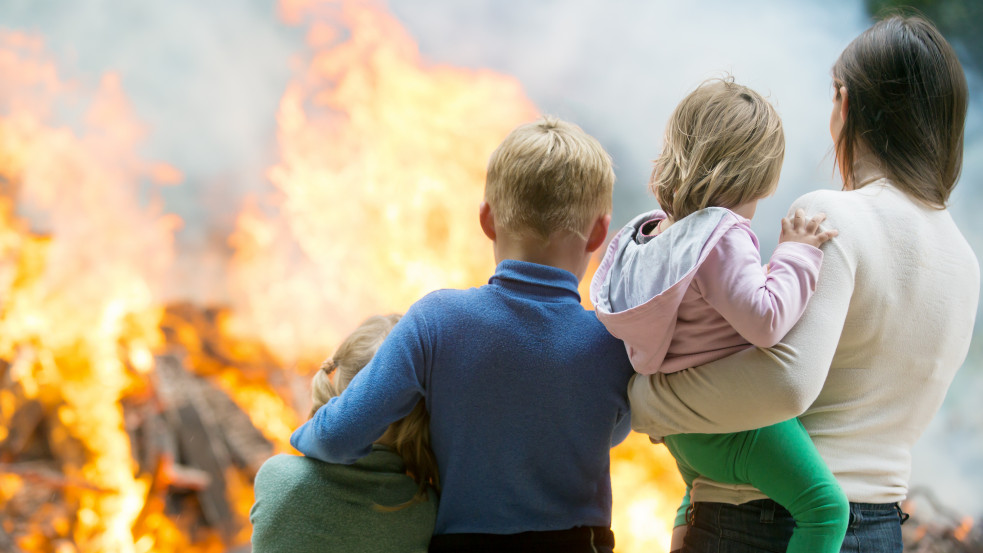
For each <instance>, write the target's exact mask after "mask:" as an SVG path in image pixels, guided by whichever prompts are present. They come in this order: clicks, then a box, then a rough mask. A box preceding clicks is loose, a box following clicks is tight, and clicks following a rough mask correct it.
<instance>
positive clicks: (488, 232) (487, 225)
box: [478, 202, 495, 242]
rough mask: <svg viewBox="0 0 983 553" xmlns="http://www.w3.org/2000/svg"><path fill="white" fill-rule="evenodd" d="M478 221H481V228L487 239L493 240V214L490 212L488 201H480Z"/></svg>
mask: <svg viewBox="0 0 983 553" xmlns="http://www.w3.org/2000/svg"><path fill="white" fill-rule="evenodd" d="M478 222H480V223H481V230H482V232H484V233H485V236H487V237H488V239H489V240H491V241H493V242H494V241H495V214H494V213H492V210H491V206H490V205H488V202H481V205H480V206H478Z"/></svg>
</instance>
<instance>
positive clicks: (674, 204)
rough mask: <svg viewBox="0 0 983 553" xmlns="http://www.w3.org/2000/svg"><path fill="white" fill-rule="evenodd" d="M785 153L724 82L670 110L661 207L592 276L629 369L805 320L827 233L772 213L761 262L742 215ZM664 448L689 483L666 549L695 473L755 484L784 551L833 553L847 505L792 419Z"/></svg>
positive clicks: (625, 234)
mask: <svg viewBox="0 0 983 553" xmlns="http://www.w3.org/2000/svg"><path fill="white" fill-rule="evenodd" d="M784 153H785V139H784V134H783V131H782V123H781V119H780V118H779V117H778V114H777V113H776V112H775V110H774V108H773V107H772V106H771V104H769V103H768V102H767V101H766V100H765V99H764V98H762V97H761V95H759V94H758V93H757V92H755V91H753V90H751V89H750V88H747V87H745V86H741V85H739V84H736V83H734V82H733V80H732V79H714V80H710V81H707V82H705V83H703V84H702V85H700V86H699V87H698V88H697V89H696V90H695V91H693V92H692V93H690V94H689V95H688V96H687V97H686V98H684V99H683V101H682V102H681V103H680V104H679V106H678V107H677V108H676V110H675V111H674V112H673V114H672V116H671V117H670V120H669V124H668V126H667V129H666V134H665V147H664V149H663V151H662V154H661V156H660V157H659V158H658V160H656V162H655V169H654V171H653V173H652V182H651V188H652V190H653V192H654V193H655V195H656V196H657V198H658V199H659V204H660V205H661V206H662V210H656V211H653V212H650V213H644V214H642V215H640V216H638V217H636V218H635V219H634V220H633V221H631V222H630V223H629V224H628V226H627V227H625V229H624V230H622V231H621V233H620V234H618V236H616V237H615V239H614V240H613V241H612V242H611V245H610V247H609V248H608V251H607V253H606V255H605V256H604V259H603V260H602V262H601V265H600V268H599V269H598V271H597V273H596V274H595V276H594V280H593V282H592V285H591V300H593V302H594V307H595V309H596V310H597V316H598V318H599V319H600V320H601V322H602V323H604V325H605V326H606V327H607V328H608V330H609V331H610V332H611V333H612V334H613V335H615V336H617V337H618V338H621V339H622V340H624V342H625V345H626V346H627V348H628V354H629V357H630V358H631V361H632V365H633V366H634V367H635V370H636V371H637V372H638V373H641V374H653V373H671V372H675V371H680V370H683V369H687V368H688V367H693V366H696V365H700V364H702V363H706V362H708V361H712V360H714V359H719V358H722V357H725V356H727V355H730V354H732V353H734V352H737V351H741V350H743V349H747V348H749V347H751V346H759V347H770V346H773V345H775V344H776V343H777V342H778V341H779V340H780V339H781V338H782V337H783V336H784V335H785V333H786V332H788V330H789V329H790V328H792V326H793V325H794V324H795V323H796V321H797V320H798V319H799V317H800V316H801V315H802V312H803V311H804V310H805V306H806V303H807V302H808V301H809V298H810V296H811V295H812V291H813V289H814V286H815V283H816V278H817V275H818V273H819V267H820V264H821V262H822V257H823V254H822V251H821V250H820V249H819V246H820V245H821V244H823V243H824V242H826V241H827V240H829V239H830V238H832V237H833V236H835V235H836V231H831V230H828V231H824V230H821V229H820V228H819V224H820V223H821V222H822V220H823V218H822V216H821V215H820V216H817V217H814V218H811V219H806V218H805V216H804V215H803V214H802V213H796V214H795V216H794V217H790V218H786V219H783V220H782V233H781V237H780V239H779V245H778V247H777V248H776V250H775V252H774V253H773V254H772V256H771V260H770V263H769V265H768V269H767V270H762V267H761V257H760V254H759V253H758V242H757V239H756V238H755V236H754V233H753V232H751V227H750V218H751V217H753V216H754V211H755V207H756V205H757V202H758V200H760V199H762V198H765V197H767V196H770V195H771V194H772V193H773V192H774V191H775V188H776V186H777V185H778V176H779V173H780V172H781V167H782V159H783V157H784ZM695 370H696V371H701V370H702V369H695ZM720 393H724V394H725V393H726V390H721V391H720ZM637 407H638V406H636V405H635V404H632V409H633V410H634V409H636V408H637ZM665 443H666V445H667V446H668V448H669V451H670V452H671V453H672V454H673V456H674V457H675V458H676V461H677V464H678V465H679V469H680V473H681V474H682V476H683V479H684V480H685V482H686V485H687V493H686V496H685V497H684V500H683V504H682V506H681V507H680V509H679V511H678V514H677V518H676V527H677V528H678V529H680V530H679V531H677V532H674V539H673V546H672V548H673V549H674V550H675V549H677V548H679V547H681V546H682V543H681V536H682V535H683V533H684V532H683V531H684V530H685V527H686V517H687V510H688V509H687V508H688V505H689V493H690V489H691V488H692V486H693V483H694V481H695V480H696V479H697V478H699V477H704V478H712V479H714V480H718V481H723V482H728V483H732V484H752V485H754V486H756V487H757V488H758V489H760V490H761V491H762V492H764V493H766V494H768V495H769V496H770V497H771V498H773V499H774V500H775V501H777V502H778V503H780V504H782V505H784V506H785V507H786V508H788V510H789V511H790V512H791V513H792V515H793V516H794V518H795V524H796V528H795V532H794V535H793V536H792V540H791V542H790V544H789V547H788V551H790V552H796V553H833V552H835V551H839V549H840V543H841V542H842V541H843V535H844V533H845V532H846V526H847V515H848V512H847V500H846V497H845V496H844V495H843V491H842V490H841V489H840V487H839V485H838V484H837V483H836V480H835V478H834V477H833V475H832V473H830V471H829V469H828V468H827V467H826V464H825V463H824V462H823V460H822V458H821V457H820V456H819V453H818V452H817V451H816V448H815V447H814V446H813V445H812V441H811V440H810V439H809V435H808V434H807V433H806V431H805V430H804V429H803V428H802V425H801V423H799V421H798V420H795V419H792V420H788V421H785V422H782V423H779V424H775V425H772V426H769V427H766V428H760V429H756V430H750V431H745V432H738V433H733V434H703V435H698V434H690V435H674V436H669V437H666V438H665Z"/></svg>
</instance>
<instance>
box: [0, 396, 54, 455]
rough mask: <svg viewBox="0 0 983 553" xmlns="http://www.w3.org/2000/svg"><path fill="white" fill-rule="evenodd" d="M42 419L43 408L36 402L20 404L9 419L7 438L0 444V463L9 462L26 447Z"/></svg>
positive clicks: (30, 400) (30, 401)
mask: <svg viewBox="0 0 983 553" xmlns="http://www.w3.org/2000/svg"><path fill="white" fill-rule="evenodd" d="M43 418H44V407H42V406H41V403H40V402H39V401H37V400H33V399H29V400H27V401H25V402H24V403H22V404H21V405H20V407H19V408H18V409H17V411H15V412H14V415H13V416H12V417H11V418H10V423H9V426H8V433H7V437H6V438H5V439H4V440H3V441H2V442H0V462H8V463H9V462H11V461H14V460H16V459H17V457H18V456H19V455H20V454H21V452H23V451H24V449H25V448H26V447H27V444H28V442H29V441H30V439H31V437H32V436H34V432H35V430H37V428H38V425H39V424H41V420H42V419H43Z"/></svg>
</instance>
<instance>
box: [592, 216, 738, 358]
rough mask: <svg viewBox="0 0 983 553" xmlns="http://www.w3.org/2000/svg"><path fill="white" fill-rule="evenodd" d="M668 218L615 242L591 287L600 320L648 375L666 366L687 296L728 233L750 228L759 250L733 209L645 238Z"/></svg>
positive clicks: (644, 219) (637, 223)
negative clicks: (664, 363)
mask: <svg viewBox="0 0 983 553" xmlns="http://www.w3.org/2000/svg"><path fill="white" fill-rule="evenodd" d="M665 218H666V214H665V212H663V211H660V210H655V211H651V212H648V213H643V214H641V215H639V216H638V217H635V218H634V219H633V220H632V221H631V222H629V223H628V225H626V226H625V228H623V229H622V230H621V231H620V232H619V233H618V235H617V236H615V237H614V239H612V240H611V244H610V245H609V246H608V249H607V251H606V252H605V254H604V259H603V260H601V264H600V267H598V269H597V272H596V273H595V274H594V278H593V280H591V286H590V299H591V302H593V304H594V309H595V310H596V312H597V318H598V319H599V320H600V321H601V322H602V323H603V324H604V326H606V327H607V329H608V331H609V332H611V334H612V335H614V336H615V337H617V338H619V339H621V340H623V341H624V342H625V346H626V347H627V349H628V355H629V357H630V359H631V363H632V365H633V366H634V367H635V370H636V371H637V372H639V373H642V374H652V373H655V372H658V369H659V367H660V366H661V365H662V363H663V361H664V360H665V357H666V353H667V352H668V350H669V344H670V343H671V342H672V338H673V333H674V331H675V328H676V318H677V312H678V309H679V305H680V302H681V301H682V299H683V295H684V294H685V293H686V290H687V288H689V285H690V283H691V282H692V280H693V277H694V275H695V274H696V271H697V269H698V268H699V267H700V265H702V264H703V262H704V260H706V258H707V255H709V253H710V252H711V250H713V247H714V245H716V243H717V242H718V241H719V240H720V238H721V237H722V236H723V235H724V233H726V232H727V231H728V230H730V229H731V228H733V227H735V226H741V227H744V228H746V230H747V232H748V234H749V235H750V236H751V237H752V239H753V240H754V244H755V247H757V240H756V239H755V238H754V233H753V232H751V228H750V224H749V221H748V220H747V219H744V218H743V217H740V216H739V215H736V214H735V213H733V212H732V211H730V210H729V209H725V208H721V207H710V208H707V209H703V210H700V211H697V212H696V213H693V214H691V215H689V216H687V217H684V218H683V219H681V220H679V221H677V222H676V223H674V224H673V225H672V226H670V227H669V228H668V229H666V230H665V231H664V232H662V233H660V234H658V235H651V234H645V232H644V231H643V227H646V223H648V222H653V221H658V220H660V219H665ZM649 226H652V225H649ZM645 230H648V228H645Z"/></svg>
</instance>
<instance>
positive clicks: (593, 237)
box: [587, 213, 611, 252]
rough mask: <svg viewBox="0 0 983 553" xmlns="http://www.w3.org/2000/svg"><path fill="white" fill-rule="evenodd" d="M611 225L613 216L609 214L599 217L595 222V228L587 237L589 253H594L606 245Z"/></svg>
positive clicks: (592, 228)
mask: <svg viewBox="0 0 983 553" xmlns="http://www.w3.org/2000/svg"><path fill="white" fill-rule="evenodd" d="M610 225H611V214H610V213H607V214H605V215H602V216H601V217H598V218H597V220H596V221H594V226H593V227H591V229H590V234H588V235H587V251H589V252H592V251H595V250H596V249H597V248H600V247H601V245H602V244H604V239H605V238H607V237H608V227H609V226H610Z"/></svg>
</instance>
